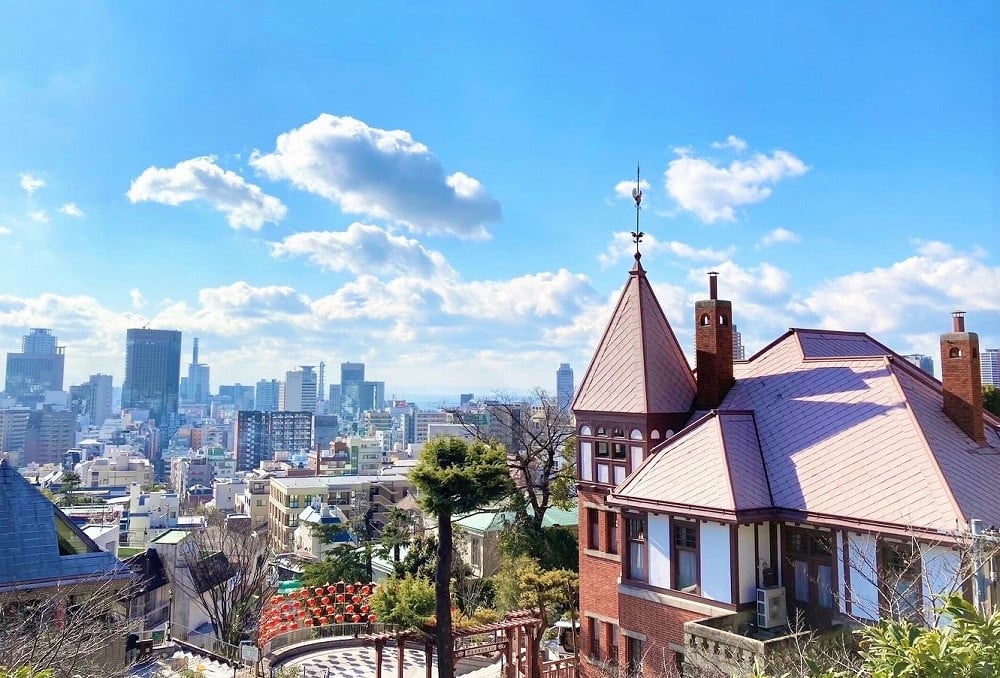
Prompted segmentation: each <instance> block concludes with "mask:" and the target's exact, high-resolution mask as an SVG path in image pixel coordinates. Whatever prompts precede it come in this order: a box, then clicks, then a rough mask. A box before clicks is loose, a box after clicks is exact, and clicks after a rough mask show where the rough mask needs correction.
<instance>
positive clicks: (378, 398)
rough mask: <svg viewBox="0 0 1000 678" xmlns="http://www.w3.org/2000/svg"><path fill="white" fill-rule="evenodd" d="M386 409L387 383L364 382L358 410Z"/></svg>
mask: <svg viewBox="0 0 1000 678" xmlns="http://www.w3.org/2000/svg"><path fill="white" fill-rule="evenodd" d="M384 407H385V382H384V381H363V382H361V391H360V394H359V398H358V410H359V411H360V412H367V411H369V410H382V409H383V408H384Z"/></svg>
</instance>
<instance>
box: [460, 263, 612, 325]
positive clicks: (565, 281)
mask: <svg viewBox="0 0 1000 678" xmlns="http://www.w3.org/2000/svg"><path fill="white" fill-rule="evenodd" d="M441 292H442V295H443V296H444V297H445V305H444V310H445V311H447V312H449V313H452V314H455V315H465V316H470V317H474V318H481V319H488V320H493V321H498V322H511V321H513V322H521V321H523V320H525V319H527V318H539V317H553V318H565V319H567V320H569V319H572V317H573V316H574V315H575V314H576V313H577V312H579V311H582V310H583V309H584V308H586V307H587V306H588V305H589V303H590V302H591V301H595V300H596V297H597V293H596V292H595V291H594V288H593V287H592V286H591V285H590V281H589V280H588V279H587V276H585V275H583V274H582V273H571V272H569V271H567V270H566V269H564V268H561V269H559V270H558V271H556V272H555V273H550V272H547V271H546V272H543V273H532V274H528V275H523V276H519V277H517V278H511V279H509V280H476V281H470V282H466V283H459V284H456V285H455V286H454V287H451V288H445V289H443V290H441Z"/></svg>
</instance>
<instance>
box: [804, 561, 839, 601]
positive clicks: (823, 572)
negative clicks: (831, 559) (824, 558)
mask: <svg viewBox="0 0 1000 678" xmlns="http://www.w3.org/2000/svg"><path fill="white" fill-rule="evenodd" d="M816 587H817V588H818V589H819V605H820V607H826V608H831V607H833V569H832V568H831V567H830V566H829V565H819V566H818V567H817V570H816ZM796 588H797V585H796Z"/></svg>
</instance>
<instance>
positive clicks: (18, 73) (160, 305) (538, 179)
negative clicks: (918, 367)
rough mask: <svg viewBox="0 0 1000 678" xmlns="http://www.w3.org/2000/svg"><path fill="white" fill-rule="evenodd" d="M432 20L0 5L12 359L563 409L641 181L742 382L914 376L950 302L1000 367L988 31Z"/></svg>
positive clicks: (842, 15) (858, 12)
mask: <svg viewBox="0 0 1000 678" xmlns="http://www.w3.org/2000/svg"><path fill="white" fill-rule="evenodd" d="M428 4H429V3H428ZM420 5H421V3H407V4H405V5H402V4H401V5H393V4H388V3H386V4H381V3H357V6H349V5H348V4H346V3H313V4H303V5H299V6H296V7H294V8H292V9H290V8H288V7H278V6H276V5H265V4H258V3H249V2H248V3H242V4H239V5H233V4H224V3H193V2H181V3H172V4H169V5H163V6H148V5H140V4H134V3H133V4H121V3H119V4H115V5H104V4H101V3H45V2H30V3H29V2H20V3H4V4H3V5H0V26H2V27H3V28H2V29H0V30H2V35H3V39H2V40H0V349H3V350H16V349H17V346H18V345H19V344H18V342H19V337H20V335H21V334H23V333H24V332H25V331H26V328H28V327H29V326H43V327H52V328H53V329H54V331H55V333H56V334H57V335H58V336H59V337H60V339H61V341H62V343H65V344H66V345H67V347H68V348H67V380H68V382H69V383H76V382H78V381H80V380H82V379H84V378H85V377H86V375H87V374H90V373H92V372H95V371H103V372H110V373H112V374H114V375H116V378H117V379H118V380H119V382H120V378H121V374H122V370H123V364H124V358H123V351H124V331H125V329H126V328H127V327H130V326H137V325H144V324H147V323H148V324H149V325H150V326H151V327H163V328H175V329H181V330H182V331H183V332H184V339H185V347H186V348H185V350H187V347H188V346H190V340H191V338H192V337H194V336H199V337H200V338H201V346H202V351H201V355H202V357H203V359H204V360H205V361H207V362H209V364H211V365H212V368H213V383H214V384H220V383H232V382H234V381H237V380H238V381H241V382H243V383H251V382H253V381H256V380H257V379H259V378H264V377H268V378H270V377H280V376H282V375H283V373H284V372H285V370H288V369H292V368H293V367H294V366H295V365H298V364H316V363H318V362H319V361H320V360H324V361H325V362H326V363H327V365H335V364H337V363H339V362H341V361H346V360H363V361H365V362H366V363H368V364H369V369H368V371H369V374H370V375H371V378H375V379H384V380H386V381H387V382H388V390H389V391H390V392H395V393H397V394H401V395H405V394H406V393H407V392H408V391H409V392H413V391H416V392H420V393H428V392H432V393H445V392H453V391H454V392H458V391H460V390H461V391H465V390H477V391H479V392H488V391H491V390H493V389H511V390H520V389H526V388H528V387H531V386H534V385H541V386H544V387H547V388H550V389H551V388H553V387H554V378H555V375H554V372H555V369H556V368H557V367H558V363H560V362H563V361H569V362H571V363H572V364H573V366H574V367H575V368H576V371H577V375H578V379H579V378H582V375H583V371H584V370H585V368H586V364H587V361H588V360H589V357H590V355H591V353H592V351H593V348H594V345H595V343H596V341H597V340H598V339H599V336H600V333H601V331H602V329H603V326H604V323H605V322H606V320H607V318H608V315H609V312H610V304H612V303H613V301H614V299H615V298H616V296H617V294H618V292H619V290H620V288H621V286H622V284H623V283H624V281H625V279H626V271H627V270H628V268H629V267H630V265H631V259H630V255H629V250H630V248H631V245H630V243H629V239H628V237H627V236H626V235H625V233H626V232H627V231H628V230H629V229H630V228H631V227H632V225H633V224H634V210H633V208H632V202H631V199H630V198H628V197H622V195H621V194H622V193H626V192H627V191H625V190H622V187H620V186H619V183H620V182H622V181H626V180H630V181H632V182H634V173H635V164H636V162H637V161H638V162H640V163H641V165H642V174H643V180H644V181H646V182H648V187H646V188H645V199H644V202H643V214H642V228H643V230H644V231H645V232H646V233H647V234H649V235H648V236H647V239H646V242H645V243H644V257H643V264H644V265H645V267H646V269H647V271H648V273H649V276H650V279H651V280H652V281H653V282H654V284H655V285H656V289H657V291H658V294H659V296H660V300H661V304H662V305H663V306H664V308H665V310H666V312H667V314H668V317H669V319H670V321H671V323H672V325H673V326H674V329H675V331H676V332H677V334H678V336H679V338H680V340H681V341H682V343H683V344H684V345H685V346H689V345H690V344H691V331H690V325H691V317H690V316H691V315H692V311H691V308H692V303H693V301H694V300H695V299H697V298H699V297H702V296H704V293H705V287H706V283H705V276H704V273H705V272H706V271H708V270H711V269H717V270H719V271H720V272H721V274H722V277H721V281H720V291H721V293H722V295H723V296H725V297H728V298H731V299H732V300H733V301H734V314H735V316H736V321H737V323H738V325H739V327H740V329H741V331H742V332H743V337H744V343H745V344H746V345H747V348H748V350H749V351H751V352H752V351H754V350H756V349H759V348H761V347H762V346H763V345H765V344H766V343H767V342H769V341H770V340H771V339H773V338H774V337H775V336H777V335H778V334H779V333H780V332H781V331H783V330H784V329H786V328H788V327H792V326H796V327H818V326H819V327H828V328H831V329H852V330H865V331H869V332H871V333H873V334H874V335H875V336H876V337H877V338H879V339H880V340H882V341H884V342H885V343H887V344H889V345H890V346H892V347H893V348H895V349H896V350H898V351H900V352H913V351H917V352H922V353H929V354H932V355H934V354H936V352H937V335H938V334H939V333H940V332H942V331H945V330H947V328H948V325H949V320H948V315H949V312H950V311H951V310H953V309H955V308H963V309H965V310H966V311H967V312H968V324H969V326H970V329H973V330H975V331H978V332H979V334H980V336H981V339H982V342H983V344H984V345H986V346H997V345H1000V294H998V293H997V290H998V289H1000V263H998V252H997V250H998V248H1000V236H998V232H1000V228H998V223H1000V197H998V196H1000V192H998V186H1000V142H998V138H1000V137H998V124H1000V123H998V121H1000V110H998V107H1000V104H998V101H1000V97H998V94H997V82H998V80H1000V77H998V76H1000V73H998V66H997V64H998V63H1000V58H998V57H1000V48H998V46H997V45H998V42H997V40H996V39H995V30H996V26H997V25H998V19H1000V10H998V9H997V6H996V3H990V2H967V3H961V4H959V5H944V4H941V3H913V2H907V3H878V4H877V5H876V4H874V3H854V4H848V3H829V4H825V5H821V4H819V3H768V2H762V3H753V4H747V3H648V4H647V3H638V4H633V5H629V6H627V7H626V6H622V7H619V8H612V7H609V6H607V3H586V2H584V3H575V4H573V6H572V10H570V9H567V7H565V6H562V5H560V4H558V3H464V2H462V3H460V2H454V3H436V4H435V7H434V8H433V9H428V8H425V7H422V6H420ZM694 5H697V6H694ZM869 5H873V6H869ZM627 188H628V190H630V187H627ZM333 371H334V372H335V370H333Z"/></svg>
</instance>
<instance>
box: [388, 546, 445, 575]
mask: <svg viewBox="0 0 1000 678" xmlns="http://www.w3.org/2000/svg"><path fill="white" fill-rule="evenodd" d="M437 547H438V542H437V539H436V538H435V537H434V536H433V535H428V536H426V537H415V538H414V539H413V541H412V542H411V543H410V548H409V549H407V551H406V555H405V556H403V558H402V559H400V560H398V561H396V562H394V563H393V564H392V570H393V575H394V576H396V577H398V578H400V579H402V578H403V577H420V578H422V579H426V580H427V581H434V570H435V568H436V567H437Z"/></svg>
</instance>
